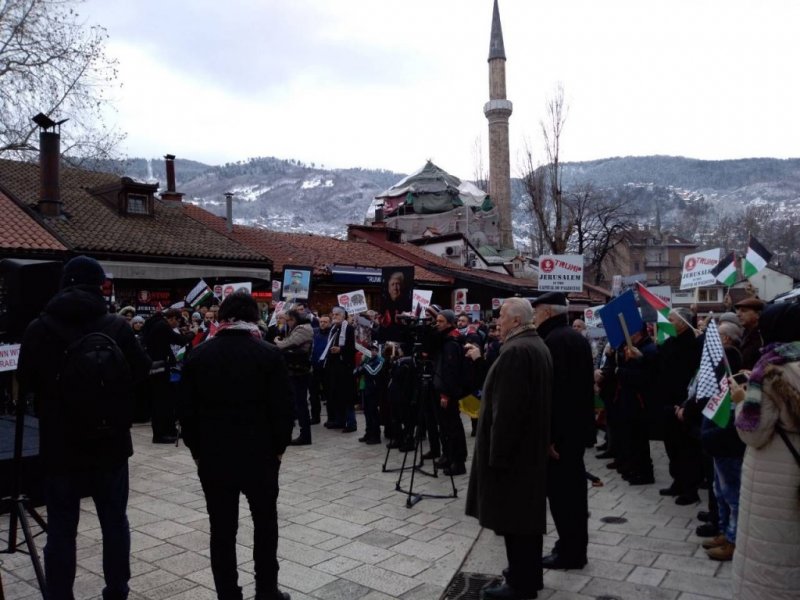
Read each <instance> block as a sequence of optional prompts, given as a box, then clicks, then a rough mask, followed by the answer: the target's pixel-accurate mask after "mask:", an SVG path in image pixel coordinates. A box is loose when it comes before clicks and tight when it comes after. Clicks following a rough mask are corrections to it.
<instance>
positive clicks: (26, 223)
mask: <svg viewBox="0 0 800 600" xmlns="http://www.w3.org/2000/svg"><path fill="white" fill-rule="evenodd" d="M0 215H2V221H1V222H2V225H0V248H2V249H9V250H20V251H22V252H24V253H26V254H27V253H32V252H66V250H67V248H66V246H64V244H62V243H61V242H59V241H58V240H57V239H56V238H55V237H54V236H53V235H51V234H50V233H49V232H48V231H47V230H46V229H45V228H44V227H42V226H41V225H39V223H37V222H36V220H35V219H34V218H33V217H31V216H30V215H29V214H28V213H26V212H25V210H24V209H23V208H22V207H21V206H18V205H17V203H16V202H14V201H13V200H12V199H11V198H9V197H8V196H6V195H5V194H4V193H2V192H0Z"/></svg>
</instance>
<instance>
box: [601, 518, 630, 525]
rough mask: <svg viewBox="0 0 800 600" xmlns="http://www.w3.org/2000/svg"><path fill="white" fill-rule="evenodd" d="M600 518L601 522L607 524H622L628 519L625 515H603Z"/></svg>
mask: <svg viewBox="0 0 800 600" xmlns="http://www.w3.org/2000/svg"><path fill="white" fill-rule="evenodd" d="M600 520H601V521H602V522H603V523H608V524H609V525H622V524H623V523H627V522H628V519H626V518H625V517H603V518H602V519H600Z"/></svg>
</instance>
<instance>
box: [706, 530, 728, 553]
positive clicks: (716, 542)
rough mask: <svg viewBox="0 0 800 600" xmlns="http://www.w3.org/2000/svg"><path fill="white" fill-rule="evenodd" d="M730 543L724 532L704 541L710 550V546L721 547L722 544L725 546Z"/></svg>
mask: <svg viewBox="0 0 800 600" xmlns="http://www.w3.org/2000/svg"><path fill="white" fill-rule="evenodd" d="M727 543H728V538H726V537H725V536H724V535H723V534H721V533H720V534H719V535H718V536H716V537H713V538H711V539H710V540H704V541H703V544H702V546H703V548H705V549H706V550H709V549H710V548H719V547H720V546H724V545H725V544H727Z"/></svg>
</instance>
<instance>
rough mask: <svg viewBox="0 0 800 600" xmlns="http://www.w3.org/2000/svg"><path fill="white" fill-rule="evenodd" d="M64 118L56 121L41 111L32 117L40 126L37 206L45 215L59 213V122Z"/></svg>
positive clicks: (55, 215) (53, 215)
mask: <svg viewBox="0 0 800 600" xmlns="http://www.w3.org/2000/svg"><path fill="white" fill-rule="evenodd" d="M66 120H67V119H63V120H62V121H58V122H56V121H53V120H52V119H51V118H50V117H48V116H46V115H44V114H42V113H39V114H38V115H36V116H35V117H33V122H34V123H36V124H37V125H38V126H39V127H40V131H39V172H40V173H41V182H42V185H41V197H40V198H39V205H38V206H39V212H40V213H41V214H42V215H43V216H45V217H58V216H59V215H61V204H62V203H61V184H60V173H59V171H60V168H61V124H62V123H64V121H66ZM48 130H50V131H48Z"/></svg>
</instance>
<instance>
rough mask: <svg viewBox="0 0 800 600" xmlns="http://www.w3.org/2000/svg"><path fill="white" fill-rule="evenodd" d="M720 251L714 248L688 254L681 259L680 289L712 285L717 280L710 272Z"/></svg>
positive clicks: (715, 264)
mask: <svg viewBox="0 0 800 600" xmlns="http://www.w3.org/2000/svg"><path fill="white" fill-rule="evenodd" d="M720 252H721V250H720V249H719V248H714V249H713V250H706V251H704V252H697V253H696V254H689V255H687V256H686V258H684V259H683V272H682V273H681V289H682V290H688V289H691V288H696V287H702V286H704V285H714V284H715V283H717V278H716V277H715V276H714V274H713V273H712V272H711V270H712V269H713V268H714V267H716V266H717V263H718V262H719V255H720Z"/></svg>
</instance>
